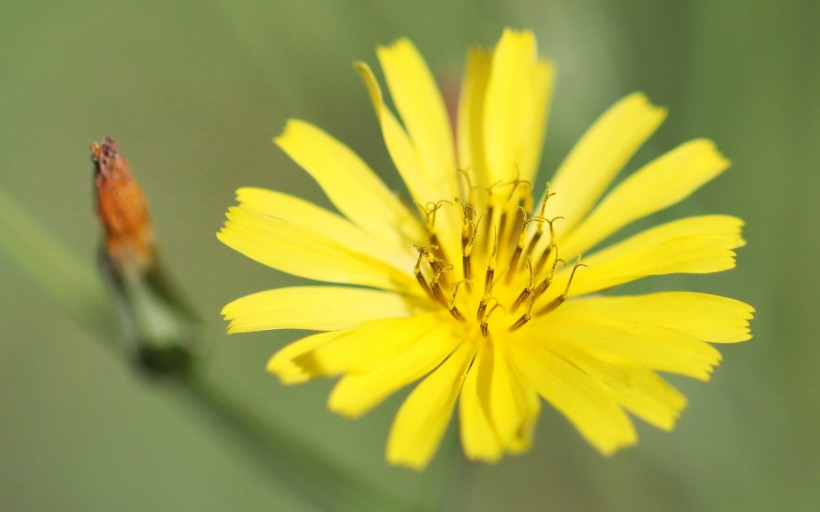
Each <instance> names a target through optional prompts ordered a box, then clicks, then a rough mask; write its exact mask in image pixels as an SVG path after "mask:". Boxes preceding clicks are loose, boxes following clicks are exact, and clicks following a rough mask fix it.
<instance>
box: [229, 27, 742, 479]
mask: <svg viewBox="0 0 820 512" xmlns="http://www.w3.org/2000/svg"><path fill="white" fill-rule="evenodd" d="M378 58H379V62H380V64H381V67H382V70H383V71H384V75H385V78H386V81H387V85H388V87H389V89H390V93H391V95H392V98H393V102H394V104H395V107H396V109H397V110H398V113H399V115H400V120H399V118H397V117H396V116H395V115H394V114H393V112H392V110H391V109H390V108H389V107H388V106H387V105H386V104H385V102H384V99H383V96H382V91H381V89H380V87H379V84H378V82H377V80H376V78H375V77H374V75H373V72H372V71H371V70H370V68H369V67H368V66H367V65H366V64H362V63H358V64H356V69H357V70H358V72H359V74H360V75H361V77H362V79H363V80H364V83H365V85H366V86H367V88H368V90H369V92H370V97H371V100H372V102H373V105H374V107H375V110H376V116H377V118H378V121H379V123H380V125H381V129H382V133H383V136H384V140H385V143H386V146H387V149H388V151H389V153H390V156H391V157H392V159H393V162H394V163H395V166H396V168H397V169H398V171H399V173H400V174H401V176H402V178H403V180H404V182H405V183H406V185H407V188H408V189H409V192H410V194H411V196H412V202H413V203H414V204H415V206H416V208H415V209H414V208H413V207H409V206H407V205H406V204H405V202H403V201H401V200H400V199H398V198H397V197H396V196H395V195H394V194H392V193H391V192H390V190H388V189H387V188H386V187H385V185H384V184H383V183H382V182H381V181H380V180H379V179H378V178H377V177H376V174H375V173H374V172H373V171H372V170H371V169H370V168H369V167H368V166H367V164H365V162H364V161H362V160H361V159H360V158H359V157H358V156H357V155H356V154H355V153H353V152H352V151H351V150H350V149H348V148H347V147H346V146H344V145H343V144H341V143H340V142H338V141H337V140H336V139H334V138H332V137H331V136H330V135H328V134H327V133H325V132H323V131H321V130H320V129H319V128H316V127H315V126H312V125H310V124H308V123H306V122H303V121H296V120H291V121H289V122H288V124H287V126H286V128H285V131H284V133H283V134H282V135H281V136H279V137H277V138H276V139H275V142H276V144H278V145H279V147H281V148H282V149H283V150H284V151H285V152H286V153H287V154H288V155H289V156H290V157H291V158H292V159H293V160H294V161H295V162H296V163H297V164H299V165H300V166H301V167H302V168H303V169H304V170H305V171H307V173H308V174H310V175H311V176H312V177H313V178H314V179H315V180H316V181H317V183H318V184H319V186H320V187H321V188H322V189H323V190H324V192H325V193H326V194H327V196H328V197H329V199H330V200H331V201H332V203H333V204H334V205H335V207H336V208H337V209H338V210H339V214H337V213H333V212H330V211H327V210H325V209H322V208H320V207H318V206H315V205H313V204H312V203H309V202H306V201H303V200H301V199H298V198H295V197H293V196H290V195H287V194H283V193H281V192H273V191H269V190H262V189H257V188H242V189H240V190H239V191H238V192H237V196H238V202H239V205H238V206H234V207H232V208H230V209H229V210H228V214H227V217H228V220H227V222H226V224H225V226H224V227H223V229H222V231H221V232H220V233H219V235H218V237H219V239H220V240H221V241H222V242H224V243H225V244H227V245H228V246H230V247H232V248H233V249H235V250H237V251H239V252H241V253H242V254H244V255H246V256H247V257H249V258H252V259H254V260H256V261H258V262H260V263H263V264H265V265H268V266H270V267H273V268H275V269H278V270H281V271H283V272H287V273H290V274H294V275H297V276H301V277H305V278H308V279H312V280H316V281H324V282H329V283H335V284H333V285H322V286H299V287H291V288H280V289H275V290H268V291H263V292H259V293H256V294H253V295H249V296H247V297H243V298H240V299H238V300H236V301H234V302H232V303H230V304H228V305H227V306H225V308H224V310H223V312H222V313H223V315H224V316H225V318H226V319H227V320H229V321H230V324H229V326H228V332H230V333H236V332H248V331H260V330H265V329H307V330H313V331H321V332H320V333H319V334H315V335H312V336H308V337H306V338H304V339H301V340H299V341H297V342H295V343H292V344H290V345H288V346H286V347H285V348H283V349H282V350H280V351H279V352H278V353H277V354H275V355H274V356H273V358H272V359H271V360H270V362H269V363H268V370H269V371H270V372H272V373H275V374H276V375H278V376H279V377H280V379H281V380H282V382H284V383H286V384H293V383H299V382H304V381H307V380H309V379H311V378H314V377H317V376H340V377H341V378H340V380H339V382H338V383H337V384H336V387H335V388H334V389H333V392H332V393H331V395H330V398H329V407H330V409H331V410H333V411H335V412H337V413H340V414H343V415H345V416H349V417H358V416H360V415H362V414H364V413H366V412H367V411H369V410H370V409H372V408H373V407H375V406H377V405H378V404H379V403H381V402H382V401H383V400H384V399H385V398H386V397H387V396H389V395H390V394H392V393H394V392H395V391H397V390H399V389H401V388H403V387H405V386H407V385H409V384H411V383H413V382H415V381H418V380H421V381H420V382H419V384H418V385H416V386H415V388H414V389H413V390H412V392H411V393H410V395H409V396H408V397H407V399H406V400H405V401H404V403H403V405H402V406H401V408H400V409H399V412H398V415H397V416H396V418H395V421H394V423H393V426H392V429H391V432H390V435H389V439H388V442H387V459H388V460H389V461H390V462H391V463H394V464H400V465H406V466H410V467H413V468H422V467H424V466H425V465H426V464H427V463H428V462H429V460H430V459H431V457H432V456H433V454H434V453H435V451H436V448H437V446H438V444H439V442H440V440H441V437H442V435H443V433H444V431H445V430H446V427H447V425H448V423H449V421H450V418H451V416H452V414H453V411H454V409H455V406H456V403H458V414H459V419H460V422H459V425H460V435H461V442H462V445H463V448H464V452H465V454H466V456H467V457H469V458H470V459H477V460H483V461H495V460H497V459H499V458H500V457H501V456H502V455H503V454H504V453H518V452H521V451H524V450H526V449H528V448H529V446H530V445H531V443H532V438H533V432H534V430H535V424H536V421H537V418H538V414H539V410H540V407H541V402H540V399H541V398H543V399H544V400H546V401H547V402H548V403H550V404H551V405H552V406H553V407H555V408H556V409H557V410H558V411H560V412H561V413H562V414H563V415H564V416H566V418H567V419H568V420H569V421H570V422H571V423H572V424H573V425H574V426H575V428H576V429H577V430H578V432H580V434H581V435H582V436H583V437H584V438H585V439H586V440H587V441H588V442H589V443H590V444H592V446H594V447H595V448H597V449H598V450H599V451H600V452H602V453H604V454H611V453H613V452H615V451H616V450H618V449H619V448H621V447H624V446H629V445H631V444H634V443H635V442H636V434H635V429H634V426H633V424H632V421H631V420H630V418H629V416H628V415H627V412H630V413H632V414H633V415H635V416H637V417H639V418H641V419H643V420H644V421H646V422H648V423H650V424H652V425H655V426H657V427H659V428H662V429H667V430H668V429H671V428H672V427H673V425H674V423H675V420H676V418H677V416H678V414H679V413H680V411H681V409H683V407H684V406H685V404H686V399H685V397H684V396H683V395H682V394H681V393H680V392H679V391H677V390H676V389H675V388H673V387H672V386H670V385H669V384H668V383H667V382H666V381H665V380H664V379H663V378H661V377H660V376H659V375H658V373H657V372H658V371H661V372H668V373H674V374H680V375H686V376H689V377H694V378H697V379H702V380H707V379H708V378H709V375H710V372H711V370H712V368H713V367H714V366H716V365H717V364H718V362H719V361H720V354H719V353H718V351H717V350H715V349H714V348H713V347H712V345H710V344H709V343H707V342H711V343H732V342H738V341H744V340H747V339H749V338H750V337H751V336H750V333H749V329H748V320H749V319H750V318H751V316H752V312H753V309H752V308H751V307H750V306H748V305H746V304H743V303H742V302H738V301H736V300H732V299H728V298H724V297H719V296H715V295H708V294H702V293H692V292H666V293H653V294H647V295H630V296H602V295H599V294H597V292H601V291H602V290H606V289H609V288H612V287H613V286H616V285H619V284H623V283H627V282H630V281H634V280H636V279H640V278H642V277H646V276H653V275H662V274H672V273H710V272H718V271H722V270H727V269H730V268H732V267H734V265H735V261H734V252H733V249H735V248H737V247H740V246H742V245H743V244H744V241H743V239H742V238H741V226H742V224H743V223H742V221H741V220H739V219H737V218H735V217H730V216H725V215H704V216H697V217H688V218H684V219H681V220H677V221H674V222H668V223H665V224H662V225H659V226H657V227H654V228H652V229H648V230H646V231H643V232H641V233H639V234H636V235H634V236H630V237H628V238H626V239H624V240H621V241H618V242H615V243H613V244H611V245H609V246H607V247H604V248H599V245H600V243H601V242H603V241H605V240H606V239H607V238H608V237H610V235H613V234H614V233H616V232H617V231H619V230H620V229H621V228H622V227H624V226H626V225H628V224H630V223H631V222H632V221H634V220H636V219H639V218H641V217H644V216H647V215H649V214H651V213H654V212H657V211H659V210H661V209H663V208H666V207H668V206H670V205H673V204H675V203H677V202H679V201H681V200H682V199H684V198H685V197H687V196H688V195H689V194H691V193H692V192H693V191H694V190H696V189H697V188H699V187H700V186H701V185H703V184H704V183H706V182H708V181H709V180H711V179H713V178H714V177H715V176H717V175H719V174H720V173H721V172H722V171H723V170H724V169H725V168H726V167H727V166H728V161H727V160H726V159H725V158H724V157H723V156H721V154H720V153H719V152H718V151H717V150H716V148H715V146H714V144H713V143H712V142H710V141H708V140H703V139H697V140H692V141H689V142H686V143H684V144H682V145H680V146H678V147H677V148H675V149H673V150H671V151H669V152H668V153H666V154H664V155H663V156H661V157H659V158H657V159H656V160H654V161H652V162H650V163H649V164H647V165H645V166H643V167H642V168H640V169H639V170H637V171H636V172H635V173H633V174H632V175H631V176H629V177H628V178H627V179H625V180H623V181H622V182H621V183H619V184H618V185H616V186H614V187H612V188H611V190H609V192H608V193H606V194H605V192H606V190H607V189H608V188H609V187H610V185H611V184H612V182H613V179H614V178H615V175H616V174H617V173H618V171H619V170H620V169H621V168H622V167H623V166H624V165H625V164H626V163H627V161H628V160H629V159H630V157H631V156H632V155H633V154H634V153H635V152H636V151H637V150H638V148H639V147H640V146H641V145H642V144H643V143H644V141H645V140H646V139H647V138H648V137H649V136H650V135H651V134H652V132H654V131H655V129H657V128H658V126H659V125H660V123H661V122H662V121H663V119H664V117H665V115H666V111H665V110H664V109H662V108H658V107H656V106H653V105H651V104H650V103H649V102H648V100H647V99H646V98H645V97H644V96H643V95H642V94H632V95H630V96H627V97H626V98H624V99H622V100H620V101H619V102H617V103H616V104H615V105H614V106H612V107H611V108H610V109H609V110H608V111H607V112H606V113H604V115H603V116H601V118H600V119H598V120H597V121H596V122H595V123H594V124H593V126H592V127H591V128H590V129H589V130H588V131H587V132H586V134H584V136H583V137H582V138H581V140H580V141H579V142H578V144H577V145H576V146H575V147H574V148H573V149H572V151H571V152H570V153H569V155H568V156H567V158H566V160H565V161H564V163H563V164H562V165H561V166H560V168H559V169H558V171H557V172H556V174H555V176H554V177H553V179H552V181H551V185H549V186H548V187H547V188H546V191H541V190H538V191H536V190H533V187H532V183H533V180H534V178H535V174H536V169H537V166H538V162H539V160H540V154H541V147H542V139H543V138H544V134H545V125H546V117H547V112H548V110H549V103H550V94H551V89H552V82H553V68H552V65H551V64H550V63H549V62H548V61H546V60H543V59H539V57H538V54H537V49H536V43H535V38H534V37H533V35H532V34H531V33H530V32H518V31H513V30H506V31H505V32H504V34H503V35H502V37H501V40H500V41H499V43H498V45H497V46H496V48H495V49H494V50H493V51H485V50H481V49H473V50H470V52H469V53H468V56H467V69H466V73H465V79H464V82H463V84H462V90H461V97H460V103H459V105H458V119H457V123H456V125H457V127H456V131H455V136H454V135H453V132H452V131H451V126H450V122H449V119H448V114H447V110H446V108H445V105H444V102H443V100H442V96H441V94H440V92H439V90H438V88H437V86H436V84H435V81H434V79H433V77H432V75H431V73H430V71H429V69H428V68H427V66H426V64H425V63H424V60H423V59H422V57H421V56H420V55H419V53H418V51H417V50H416V48H415V47H414V46H413V45H412V43H410V42H409V41H407V40H405V39H402V40H399V41H397V42H396V43H394V44H393V45H391V46H389V47H382V48H379V49H378ZM453 139H455V141H454V140H453ZM534 194H535V195H536V196H537V197H534ZM582 253H583V254H584V259H583V263H580V261H581V256H580V255H581V254H582ZM539 397H540V398H539Z"/></svg>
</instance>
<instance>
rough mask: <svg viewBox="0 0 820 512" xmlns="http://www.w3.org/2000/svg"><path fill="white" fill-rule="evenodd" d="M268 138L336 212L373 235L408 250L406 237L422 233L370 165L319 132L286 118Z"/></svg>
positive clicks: (345, 147) (413, 219) (416, 222)
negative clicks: (279, 129)
mask: <svg viewBox="0 0 820 512" xmlns="http://www.w3.org/2000/svg"><path fill="white" fill-rule="evenodd" d="M274 142H276V144H277V145H279V147H281V148H282V149H283V150H284V151H285V152H286V153H287V154H288V155H289V156H290V157H291V158H292V159H293V160H294V161H295V162H296V163H297V164H299V166H301V167H302V168H303V169H304V170H305V171H307V172H308V174H310V175H311V176H312V177H313V179H315V180H316V182H317V183H318V184H319V186H320V187H322V190H324V192H325V194H327V196H328V197H329V198H330V200H331V201H332V202H333V204H334V205H335V206H336V207H337V208H338V209H339V211H340V212H342V213H343V214H344V215H346V216H347V218H349V219H350V220H352V221H353V222H355V223H356V224H358V225H359V226H361V227H362V228H363V229H364V230H366V231H367V232H368V233H370V234H371V235H373V236H374V237H376V238H378V239H379V240H382V241H383V242H386V243H390V244H393V245H399V244H402V245H404V246H406V247H410V248H412V243H413V242H412V241H414V240H419V239H420V238H422V237H423V236H424V235H425V233H424V230H423V229H422V226H421V225H420V224H419V222H418V221H417V220H416V217H414V216H413V215H412V214H411V213H410V212H409V211H408V210H407V208H405V207H404V205H402V204H401V202H400V201H399V200H398V198H397V197H396V196H395V195H394V194H392V193H391V192H390V191H389V190H388V189H387V187H385V185H384V183H382V181H381V180H380V179H379V178H378V177H377V176H376V174H375V173H374V172H373V171H372V170H371V169H370V167H368V165H367V164H366V163H365V162H364V161H362V159H361V158H359V156H358V155H356V154H355V153H354V152H353V151H351V150H350V149H349V148H348V147H347V146H345V145H344V144H342V143H340V142H339V141H337V140H336V139H334V138H333V137H331V136H330V135H328V134H327V133H325V132H324V131H322V130H320V129H319V128H316V127H315V126H313V125H311V124H308V123H306V122H304V121H299V120H290V121H288V124H287V125H286V127H285V131H284V132H283V133H282V135H280V136H279V137H277V138H276V139H274ZM407 240H411V241H410V242H409V243H408V242H407Z"/></svg>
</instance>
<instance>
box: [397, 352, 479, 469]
mask: <svg viewBox="0 0 820 512" xmlns="http://www.w3.org/2000/svg"><path fill="white" fill-rule="evenodd" d="M474 353H475V346H474V345H473V344H472V343H462V344H461V346H460V347H459V349H458V350H456V351H455V352H453V354H452V355H450V357H449V358H447V360H446V361H444V362H443V363H442V364H441V366H439V367H438V368H436V370H435V371H434V372H433V373H431V374H430V375H429V376H428V377H427V378H426V379H424V380H423V381H422V382H421V383H420V384H419V385H418V386H416V389H414V390H413V392H412V393H410V396H409V397H407V400H405V401H404V403H403V404H402V406H401V408H400V409H399V412H398V414H397V415H396V419H395V420H394V421H393V426H392V428H391V429H390V437H389V438H388V440H387V460H388V461H389V462H390V463H392V464H398V465H402V466H407V467H410V468H413V469H422V468H424V467H425V466H426V465H427V463H428V462H430V459H431V458H432V457H433V454H434V453H435V451H436V448H438V445H439V443H440V442H441V437H442V436H443V435H444V432H445V430H446V429H447V424H448V423H449V422H450V417H451V416H452V414H453V406H454V405H455V401H456V398H457V397H458V394H459V391H460V390H461V384H462V382H463V380H464V376H465V374H466V373H467V368H468V366H469V364H470V361H471V360H472V358H473V354H474Z"/></svg>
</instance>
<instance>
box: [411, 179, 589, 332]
mask: <svg viewBox="0 0 820 512" xmlns="http://www.w3.org/2000/svg"><path fill="white" fill-rule="evenodd" d="M467 185H468V186H471V185H470V183H469V182H467ZM531 188H532V187H531V186H530V184H529V183H528V182H524V181H521V180H518V179H516V180H513V181H511V182H509V183H497V184H495V185H494V186H493V187H490V188H489V189H485V190H483V191H486V192H487V193H486V194H479V193H475V192H476V190H474V189H470V190H468V191H467V192H468V193H467V194H464V195H465V196H466V197H467V198H468V200H465V199H463V198H461V197H457V198H454V200H453V201H446V200H443V201H438V202H435V203H428V204H426V205H424V206H421V205H419V211H420V213H421V216H422V219H423V220H424V225H425V226H426V229H427V240H425V241H424V242H425V243H424V244H422V245H416V251H417V252H418V259H417V261H416V265H415V266H414V268H413V274H414V277H415V279H416V281H417V282H418V284H419V286H420V287H421V289H422V290H423V292H424V294H425V295H426V296H427V297H428V298H429V299H430V300H431V301H433V302H435V303H437V305H438V306H440V307H443V308H445V309H447V311H449V313H450V315H451V316H452V317H453V319H454V320H455V321H456V322H458V323H460V324H462V325H463V327H464V329H465V331H466V332H467V333H481V336H482V337H490V338H491V337H492V336H493V333H495V332H499V333H501V332H512V331H516V330H518V329H521V328H522V327H524V326H525V325H526V324H527V323H529V322H530V320H532V319H533V318H534V317H536V316H541V315H546V314H548V313H550V312H551V311H554V310H555V309H556V308H557V307H558V306H560V305H561V304H562V303H563V302H564V300H566V298H567V294H568V293H569V288H570V286H571V284H572V280H573V279H574V277H575V273H576V271H577V270H578V269H579V268H581V267H584V266H585V265H583V264H581V263H580V258H579V259H578V261H576V263H575V264H574V265H573V267H572V269H571V273H570V278H569V280H568V281H567V283H566V285H565V286H564V289H563V290H562V291H561V293H560V294H558V295H555V294H554V293H549V292H550V287H551V285H552V283H553V278H554V276H555V272H556V269H557V268H558V266H559V265H562V266H566V263H565V262H564V261H563V260H561V259H560V258H559V256H558V254H559V251H558V245H557V242H556V239H555V229H554V223H555V222H556V221H558V220H560V219H561V217H555V218H551V219H548V218H545V217H544V212H545V210H546V204H547V201H548V200H549V198H550V197H552V196H553V195H554V194H553V193H552V192H550V190H549V186H547V190H546V192H545V193H544V197H543V199H542V200H541V201H539V203H538V205H537V207H536V208H534V209H533V207H532V205H533V199H532V194H531ZM505 189H506V190H505ZM485 197H486V199H484V198H485ZM447 209H449V210H451V211H447ZM448 214H452V215H458V216H459V217H460V222H461V226H460V229H459V230H457V231H455V230H448V229H447V227H446V226H443V225H442V223H441V222H440V220H441V219H440V218H441V216H443V215H448ZM437 219H438V220H439V221H438V222H437ZM450 231H454V232H450ZM445 237H458V241H459V244H458V245H455V247H460V249H461V251H460V252H461V254H447V253H446V252H445V250H444V249H443V248H442V245H441V241H442V240H443V239H445ZM445 290H449V295H445ZM491 317H492V318H491Z"/></svg>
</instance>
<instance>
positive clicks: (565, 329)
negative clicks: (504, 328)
mask: <svg viewBox="0 0 820 512" xmlns="http://www.w3.org/2000/svg"><path fill="white" fill-rule="evenodd" d="M528 327H529V330H531V331H533V333H535V334H533V335H531V336H535V337H534V338H533V340H535V341H533V342H534V343H537V344H539V345H549V343H550V340H552V339H557V340H563V341H564V342H566V343H574V344H576V345H578V346H580V347H583V348H584V349H585V350H587V351H589V352H592V353H593V354H595V355H597V356H598V357H601V358H604V359H606V360H608V361H614V362H627V363H629V364H632V365H635V366H643V367H646V368H652V369H655V370H659V371H665V372H671V373H677V374H680V375H686V376H689V377H693V378H696V379H701V380H709V375H710V372H711V371H712V369H713V368H714V367H715V366H717V364H718V363H719V362H720V353H719V352H718V351H717V350H715V348H714V347H712V346H711V345H709V344H708V343H705V342H703V341H701V340H698V339H697V338H693V337H691V336H688V335H686V334H684V333H681V332H678V331H674V330H671V329H667V328H665V327H661V326H658V325H654V324H648V323H637V322H630V321H629V320H620V319H617V318H599V317H597V316H594V315H584V314H582V313H581V312H578V311H573V310H572V309H570V308H564V307H563V306H562V307H559V308H558V309H556V310H555V311H553V312H552V313H550V314H549V315H546V316H545V317H543V318H542V319H540V320H538V321H534V322H531V323H530V325H529V326H528Z"/></svg>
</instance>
